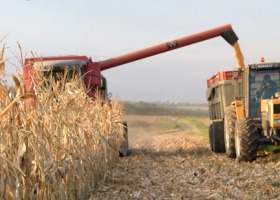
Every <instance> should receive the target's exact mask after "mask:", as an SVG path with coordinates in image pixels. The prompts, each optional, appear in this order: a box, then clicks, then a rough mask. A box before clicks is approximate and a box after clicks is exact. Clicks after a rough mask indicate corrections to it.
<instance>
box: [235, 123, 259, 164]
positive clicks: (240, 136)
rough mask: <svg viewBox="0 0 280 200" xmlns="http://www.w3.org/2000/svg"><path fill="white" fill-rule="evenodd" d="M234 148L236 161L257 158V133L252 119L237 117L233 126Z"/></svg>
mask: <svg viewBox="0 0 280 200" xmlns="http://www.w3.org/2000/svg"><path fill="white" fill-rule="evenodd" d="M235 131H236V132H235V149H236V158H237V160H238V161H253V160H256V158H257V151H258V138H259V137H258V135H257V132H256V127H255V122H254V120H252V119H245V118H243V119H237V120H236V126H235Z"/></svg>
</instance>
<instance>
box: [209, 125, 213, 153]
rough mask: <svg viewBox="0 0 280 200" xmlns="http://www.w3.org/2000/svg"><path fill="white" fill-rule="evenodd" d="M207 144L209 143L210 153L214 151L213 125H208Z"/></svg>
mask: <svg viewBox="0 0 280 200" xmlns="http://www.w3.org/2000/svg"><path fill="white" fill-rule="evenodd" d="M209 143H210V149H211V151H214V149H213V124H210V126H209Z"/></svg>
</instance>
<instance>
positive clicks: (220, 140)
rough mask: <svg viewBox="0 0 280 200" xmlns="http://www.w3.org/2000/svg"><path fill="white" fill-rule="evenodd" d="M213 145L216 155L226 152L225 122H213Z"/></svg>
mask: <svg viewBox="0 0 280 200" xmlns="http://www.w3.org/2000/svg"><path fill="white" fill-rule="evenodd" d="M212 145H213V150H212V151H214V152H216V153H224V152H225V141H224V122H222V121H220V122H213V125H212Z"/></svg>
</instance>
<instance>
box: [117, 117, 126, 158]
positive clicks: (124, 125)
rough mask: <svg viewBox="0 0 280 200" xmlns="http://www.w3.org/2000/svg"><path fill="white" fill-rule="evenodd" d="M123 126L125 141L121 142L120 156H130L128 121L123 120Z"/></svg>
mask: <svg viewBox="0 0 280 200" xmlns="http://www.w3.org/2000/svg"><path fill="white" fill-rule="evenodd" d="M123 127H124V139H125V140H124V141H123V142H122V144H121V147H120V151H119V154H120V157H126V156H128V132H127V123H126V122H123Z"/></svg>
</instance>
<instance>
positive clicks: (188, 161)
mask: <svg viewBox="0 0 280 200" xmlns="http://www.w3.org/2000/svg"><path fill="white" fill-rule="evenodd" d="M158 118H159V117H156V116H126V117H125V120H127V122H128V124H129V147H130V149H131V155H130V156H129V157H125V158H119V159H118V162H117V165H116V167H115V168H114V169H113V171H112V173H111V174H110V175H109V176H108V178H107V180H106V181H105V182H104V183H102V184H100V185H99V186H98V187H97V189H96V191H95V193H94V195H93V196H92V197H91V199H122V200H124V199H147V200H150V199H166V200H167V199H176V200H177V199H178V200H179V199H280V159H279V157H280V155H279V154H273V155H266V154H260V156H259V157H258V159H257V161H255V162H252V163H249V162H248V163H245V162H242V163H237V162H236V161H235V160H234V159H229V158H227V157H226V156H225V154H215V153H213V152H211V151H210V149H209V143H208V138H206V137H203V136H198V135H196V134H193V133H195V132H196V131H198V130H197V129H196V128H195V127H193V125H192V124H184V125H182V126H181V127H180V128H179V129H174V130H167V131H166V130H160V129H158V130H157V129H156V130H155V129H153V130H150V129H149V128H147V127H149V126H150V125H151V124H153V123H154V122H155V120H157V119H158ZM170 118H172V117H170ZM205 123H208V121H207V120H206V121H205Z"/></svg>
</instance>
